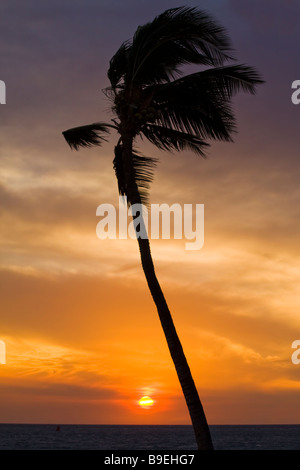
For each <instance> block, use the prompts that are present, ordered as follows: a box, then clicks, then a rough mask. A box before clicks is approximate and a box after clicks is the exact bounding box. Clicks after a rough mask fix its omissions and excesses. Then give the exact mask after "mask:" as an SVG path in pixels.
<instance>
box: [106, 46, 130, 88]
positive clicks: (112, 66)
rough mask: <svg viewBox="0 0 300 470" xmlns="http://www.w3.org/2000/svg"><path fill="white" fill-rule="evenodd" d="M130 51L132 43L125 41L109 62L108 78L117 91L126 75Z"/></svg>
mask: <svg viewBox="0 0 300 470" xmlns="http://www.w3.org/2000/svg"><path fill="white" fill-rule="evenodd" d="M129 50H130V43H129V41H125V42H124V43H123V44H122V45H121V46H120V48H119V49H118V50H117V52H116V53H115V55H114V56H113V57H112V58H111V60H110V62H109V69H108V72H107V76H108V78H109V80H110V82H111V85H112V88H113V89H115V88H116V87H117V86H118V85H119V84H120V81H121V80H122V77H123V76H124V75H126V72H127V68H128V54H129Z"/></svg>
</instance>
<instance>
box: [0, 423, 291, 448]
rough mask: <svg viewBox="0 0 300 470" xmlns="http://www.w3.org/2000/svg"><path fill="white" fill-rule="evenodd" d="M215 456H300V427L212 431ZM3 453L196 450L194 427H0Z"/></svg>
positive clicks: (216, 428) (230, 427)
mask: <svg viewBox="0 0 300 470" xmlns="http://www.w3.org/2000/svg"><path fill="white" fill-rule="evenodd" d="M210 429H211V435H212V439H213V442H214V447H215V449H216V450H300V425H291V426H290V425H264V426H260V425H243V426H237V425H220V426H210ZM0 450H145V451H158V450H161V451H167V450H172V451H174V450H178V451H180V450H190V451H193V450H196V446H195V439H194V435H193V429H192V427H191V426H181V425H177V426H173V425H166V426H164V425H160V426H156V425H151V426H140V425H136V426H135V425H128V426H124V425H60V426H59V427H57V426H56V425H53V424H43V425H39V424H0Z"/></svg>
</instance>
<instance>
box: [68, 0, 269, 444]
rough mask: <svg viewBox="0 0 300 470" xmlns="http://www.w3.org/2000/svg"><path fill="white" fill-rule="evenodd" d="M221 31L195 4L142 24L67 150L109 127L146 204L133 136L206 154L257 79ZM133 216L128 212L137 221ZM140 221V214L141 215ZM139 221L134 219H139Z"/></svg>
mask: <svg viewBox="0 0 300 470" xmlns="http://www.w3.org/2000/svg"><path fill="white" fill-rule="evenodd" d="M233 60H234V58H233V56H232V48H231V43H230V40H229V38H228V36H227V33H226V31H225V30H224V29H223V27H221V26H220V25H218V24H217V23H216V22H215V21H214V20H213V19H212V18H211V17H210V16H209V15H208V14H207V13H205V12H203V11H200V10H198V9H196V8H189V7H184V6H183V7H179V8H172V9H169V10H166V11H165V12H164V13H162V14H160V15H159V16H157V17H156V18H154V20H153V21H152V22H149V23H147V24H145V25H144V26H139V27H138V29H137V31H136V33H135V34H134V36H133V38H132V40H130V41H126V42H124V43H123V44H122V45H121V47H120V48H119V50H118V51H117V52H116V54H115V55H114V56H113V57H112V59H111V61H110V64H109V70H108V78H109V80H110V86H109V87H107V88H106V89H105V94H106V96H107V97H108V98H109V99H110V101H111V103H112V112H113V114H114V118H113V119H112V120H111V122H110V123H103V122H98V123H93V124H90V125H87V126H82V127H76V128H73V129H69V130H67V131H65V132H63V135H64V137H65V139H66V141H67V142H68V144H69V145H70V147H71V148H72V149H75V150H78V148H79V147H90V146H94V145H101V143H102V141H103V140H106V137H107V134H108V133H109V132H110V131H111V130H112V129H114V130H115V131H117V133H118V134H119V138H118V141H117V144H116V147H115V152H114V153H115V155H114V160H113V166H114V170H115V174H116V178H117V182H118V189H119V194H120V195H122V196H126V198H127V201H128V205H129V206H130V205H133V204H146V203H147V196H148V189H149V182H150V181H151V180H152V176H153V170H154V167H155V164H156V160H155V159H153V158H149V157H145V156H143V155H140V154H138V153H137V152H136V151H135V150H134V148H133V145H134V142H135V140H136V138H137V137H145V138H146V139H148V140H149V141H150V142H151V143H152V144H154V145H155V146H156V147H158V148H159V149H161V150H167V151H182V150H191V151H193V152H195V153H196V154H198V155H200V156H202V157H204V156H205V153H206V150H207V148H208V146H209V144H208V143H207V140H209V139H212V140H219V141H232V134H233V132H234V131H235V118H234V114H233V111H232V109H231V98H232V96H233V95H234V94H235V93H237V92H239V91H245V92H249V93H252V94H253V93H255V89H256V86H257V84H259V83H262V80H261V79H260V77H259V75H258V73H257V72H256V71H255V70H254V69H253V68H251V67H249V66H246V65H224V64H225V63H226V62H231V61H233ZM190 64H197V65H199V69H200V70H199V71H198V72H195V73H191V74H188V75H184V73H183V70H182V66H186V65H190ZM137 216H138V214H136V216H133V219H134V221H135V220H137ZM139 223H141V218H140V217H139ZM136 224H137V222H136ZM139 233H141V230H140V231H139V232H138V231H137V227H136V235H137V240H138V244H139V250H140V256H141V263H142V267H143V270H144V273H145V276H146V280H147V283H148V287H149V290H150V292H151V295H152V297H153V300H154V302H155V305H156V308H157V311H158V315H159V318H160V321H161V325H162V328H163V331H164V334H165V337H166V341H167V344H168V347H169V351H170V354H171V357H172V360H173V362H174V366H175V369H176V372H177V375H178V379H179V382H180V385H181V388H182V391H183V394H184V397H185V400H186V404H187V407H188V410H189V413H190V417H191V422H192V425H193V428H194V432H195V438H196V442H197V446H198V449H201V450H211V449H213V444H212V439H211V435H210V431H209V426H208V424H207V420H206V417H205V413H204V411H203V407H202V404H201V401H200V399H199V395H198V392H197V389H196V386H195V383H194V380H193V377H192V375H191V372H190V368H189V366H188V363H187V360H186V357H185V355H184V352H183V349H182V346H181V343H180V340H179V338H178V335H177V332H176V329H175V326H174V323H173V319H172V316H171V313H170V311H169V308H168V305H167V302H166V300H165V297H164V294H163V292H162V289H161V287H160V284H159V282H158V280H157V277H156V274H155V269H154V265H153V260H152V256H151V251H150V245H149V239H148V238H143V237H141V236H139Z"/></svg>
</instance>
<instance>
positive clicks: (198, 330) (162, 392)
mask: <svg viewBox="0 0 300 470" xmlns="http://www.w3.org/2000/svg"><path fill="white" fill-rule="evenodd" d="M184 4H185V5H187V6H193V7H198V8H200V9H204V10H206V11H207V12H209V13H210V14H211V15H212V16H213V17H214V18H215V19H216V20H218V21H219V22H220V23H221V24H222V25H223V26H224V27H225V28H226V29H227V31H228V34H229V36H230V37H231V40H232V43H233V45H234V48H235V51H236V57H237V59H238V63H246V64H248V65H251V66H254V67H255V68H256V69H257V70H258V71H259V72H260V74H261V75H262V76H263V78H264V80H265V84H264V85H262V86H260V87H259V89H258V90H257V93H256V95H254V96H252V95H245V94H240V95H238V96H237V97H235V98H234V100H233V106H234V109H235V115H236V119H237V127H238V132H237V133H236V135H235V136H234V142H233V143H211V147H210V149H209V152H208V158H207V159H205V160H204V159H201V158H199V157H198V156H195V155H194V154H191V153H189V152H182V153H177V154H168V153H163V152H160V151H159V150H157V149H156V148H154V147H153V146H151V145H150V144H147V143H146V142H139V148H140V149H141V150H142V151H143V152H144V153H145V154H146V155H151V156H154V157H156V158H158V159H159V164H158V166H157V169H156V172H155V178H154V181H153V183H152V186H151V202H152V203H156V204H162V203H167V204H173V203H179V204H181V205H183V204H204V214H205V222H204V246H203V248H202V249H201V250H198V251H188V250H186V249H185V241H184V240H174V239H170V240H163V239H159V240H152V241H151V247H152V254H153V258H154V262H155V266H156V272H157V275H158V278H159V280H160V282H161V285H162V288H163V291H164V293H165V296H166V299H167V302H168V304H169V307H170V310H171V313H172V315H173V319H174V322H175V325H176V328H177V330H178V333H179V336H180V339H181V341H182V344H183V348H184V351H185V354H186V357H187V360H188V363H189V365H190V368H191V371H192V375H193V377H194V380H195V383H196V385H197V389H198V391H199V396H200V399H201V401H202V403H203V406H204V409H205V413H206V416H207V420H208V422H209V424H295V423H298V424H299V423H300V406H299V405H300V398H299V396H300V394H299V391H300V364H299V365H298V364H294V363H293V362H292V360H291V356H292V353H293V351H294V350H293V349H292V343H293V341H295V340H297V339H299V338H300V319H299V310H300V308H299V307H300V299H299V281H300V267H299V266H300V248H299V247H300V245H299V235H300V217H299V215H300V214H299V207H300V204H299V203H300V189H299V179H300V162H299V144H300V135H299V120H300V105H299V106H297V105H295V104H293V103H292V100H291V95H292V92H293V90H292V88H291V85H292V82H293V81H295V80H300V67H299V63H298V56H299V43H300V32H299V27H298V18H299V16H300V1H299V0H285V1H284V0H281V1H280V0H264V1H263V2H262V1H260V0H242V1H240V0H203V1H201V2H200V1H199V2H197V1H191V0H190V1H189V0H186V2H185V3H184ZM181 5H182V3H176V2H173V1H169V0H160V1H157V0H152V1H151V2H146V1H144V0H127V1H126V2H124V1H121V0H109V1H108V0H72V1H71V0H64V2H61V1H58V0H51V2H50V1H48V0H43V1H42V2H41V1H40V0H39V1H38V0H27V1H26V2H25V1H24V0H23V1H22V0H9V1H8V0H2V2H1V4H0V38H1V40H0V79H1V80H3V81H4V82H5V84H6V104H0V159H1V180H0V192H1V206H0V208H1V213H0V220H1V231H0V236H1V269H0V278H1V281H0V289H1V315H0V340H1V341H3V342H4V343H5V346H6V363H5V364H0V422H5V423H55V424H63V423H70V424H189V423H190V421H189V415H188V411H187V408H186V405H185V402H184V399H183V397H182V393H181V390H180V386H179V383H178V379H177V377H176V374H175V371H174V367H173V364H172V361H171V358H170V355H169V352H168V349H167V346H166V341H165V338H164V335H163V332H162V329H161V326H160V323H159V320H158V317H157V312H156V308H155V306H154V304H153V301H152V299H151V297H150V294H149V292H148V290H147V285H146V281H145V279H144V275H143V272H142V268H141V265H140V260H139V252H138V246H137V243H136V241H135V240H131V239H127V240H120V239H115V240H113V239H107V240H100V239H99V238H98V237H97V235H96V225H97V222H98V221H99V218H97V217H96V209H97V207H98V206H99V205H100V204H103V203H108V204H112V205H114V206H116V207H117V206H118V189H117V183H116V180H115V175H114V171H113V166H112V160H113V148H114V145H115V144H116V141H117V135H115V134H113V133H112V134H111V137H110V140H109V141H108V142H105V143H104V144H103V146H102V147H101V148H94V149H87V150H80V152H72V151H71V150H70V148H69V147H68V145H67V144H66V142H65V141H64V139H63V136H62V131H64V130H65V129H68V128H70V127H75V126H79V125H84V124H89V123H92V122H95V121H102V120H104V121H107V120H110V119H111V117H112V116H111V114H110V113H109V102H108V101H107V98H106V97H105V95H104V94H103V92H102V90H103V88H105V87H106V86H108V85H109V82H108V79H107V75H106V73H107V68H108V64H109V60H110V58H111V57H112V56H113V55H114V53H115V52H116V50H117V49H118V47H119V46H120V44H121V43H122V42H123V41H125V40H127V39H130V38H131V37H132V35H133V34H134V32H135V30H136V28H137V27H138V26H139V25H141V24H144V23H146V22H148V21H151V20H152V19H153V18H154V17H155V16H156V15H158V14H160V13H162V12H163V11H164V10H165V9H168V8H172V7H176V6H181ZM1 344H2V343H1ZM144 395H147V396H150V397H151V398H152V399H153V400H154V404H153V406H152V407H150V408H149V409H144V408H142V407H141V406H139V404H138V400H139V399H140V398H141V397H142V396H144Z"/></svg>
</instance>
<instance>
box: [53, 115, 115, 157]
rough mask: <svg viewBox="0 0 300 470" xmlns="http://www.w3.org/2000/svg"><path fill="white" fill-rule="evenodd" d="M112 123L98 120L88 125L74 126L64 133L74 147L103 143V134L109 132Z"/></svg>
mask: <svg viewBox="0 0 300 470" xmlns="http://www.w3.org/2000/svg"><path fill="white" fill-rule="evenodd" d="M110 127H114V126H112V125H110V124H105V123H102V122H96V123H94V124H89V125H87V126H80V127H73V128H72V129H68V130H67V131H64V132H63V133H62V134H63V136H64V138H65V139H66V141H67V143H68V144H69V145H70V147H71V148H72V149H75V150H78V148H79V147H91V146H94V145H101V144H102V142H103V141H105V140H106V139H105V137H104V135H103V134H108V133H109V128H110Z"/></svg>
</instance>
